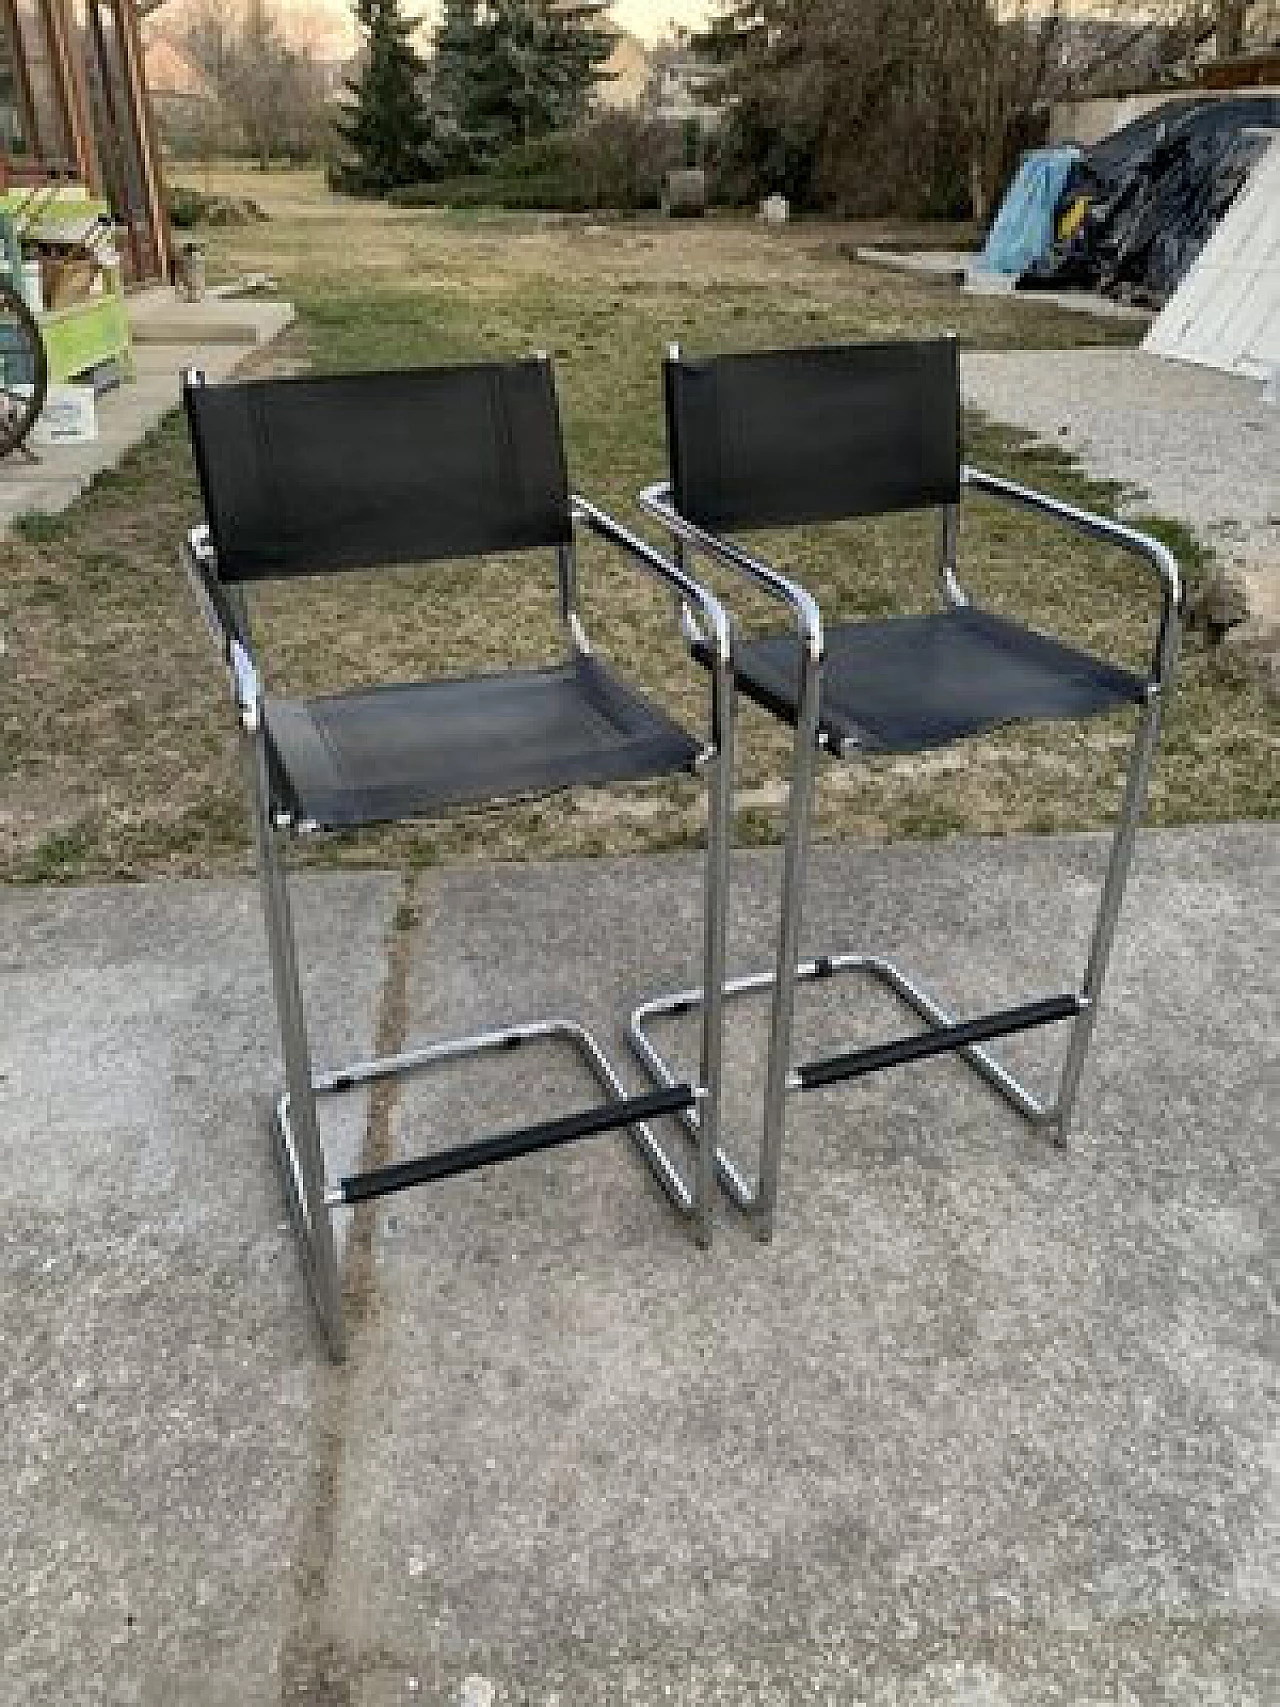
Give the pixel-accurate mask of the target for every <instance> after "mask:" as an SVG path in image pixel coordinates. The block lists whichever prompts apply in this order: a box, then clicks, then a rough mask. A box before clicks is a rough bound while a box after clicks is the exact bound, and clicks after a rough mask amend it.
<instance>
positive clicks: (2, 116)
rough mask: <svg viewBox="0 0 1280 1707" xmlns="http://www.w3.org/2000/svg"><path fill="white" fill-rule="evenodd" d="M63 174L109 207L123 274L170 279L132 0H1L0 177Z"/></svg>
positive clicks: (32, 180)
mask: <svg viewBox="0 0 1280 1707" xmlns="http://www.w3.org/2000/svg"><path fill="white" fill-rule="evenodd" d="M68 178H71V179H78V180H79V181H81V182H83V183H84V184H85V185H86V186H87V188H88V189H89V191H90V193H91V194H94V195H105V196H106V197H107V198H108V199H109V200H110V201H111V202H112V206H113V209H114V211H115V213H116V216H117V220H118V222H120V224H121V227H122V233H123V236H124V241H123V242H122V245H121V247H122V252H123V253H124V254H125V256H126V261H127V266H128V271H127V275H126V276H129V277H131V279H132V280H133V281H134V282H140V281H143V280H146V279H149V278H156V277H165V276H167V273H168V269H169V261H170V238H169V227H168V219H167V215H166V212H165V206H164V184H163V178H162V173H161V165H160V151H159V142H158V135H157V131H156V126H155V120H154V115H153V114H152V112H151V106H150V100H149V97H148V95H147V90H146V82H145V76H144V72H143V64H142V49H141V43H140V40H139V35H138V20H137V13H136V10H135V8H134V0H0V180H3V181H4V182H18V183H29V184H38V183H41V182H51V181H58V180H66V179H68Z"/></svg>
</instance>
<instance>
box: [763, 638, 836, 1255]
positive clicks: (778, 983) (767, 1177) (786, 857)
mask: <svg viewBox="0 0 1280 1707" xmlns="http://www.w3.org/2000/svg"><path fill="white" fill-rule="evenodd" d="M801 672H802V674H801V687H800V706H799V715H798V716H797V718H796V740H795V756H794V759H793V762H792V769H791V790H790V800H789V809H788V816H787V837H786V847H785V850H784V853H783V860H782V916H781V920H780V922H779V928H778V965H777V973H776V975H775V978H774V985H773V1009H772V1012H771V1015H770V1021H769V1065H768V1073H767V1077H766V1081H765V1093H764V1134H763V1138H762V1140H761V1145H760V1177H759V1182H758V1185H757V1189H756V1203H755V1209H754V1211H753V1219H754V1221H755V1230H756V1236H757V1237H758V1238H760V1239H763V1240H768V1239H771V1238H772V1237H773V1216H774V1210H775V1208H776V1205H777V1201H778V1175H779V1172H780V1169H781V1163H782V1140H783V1134H784V1130H785V1125H786V1104H787V1073H788V1071H789V1070H790V1066H791V1028H792V1020H793V1018H794V1014H795V997H796V966H797V962H798V961H799V958H800V923H801V918H802V915H803V912H804V884H805V871H806V867H807V864H808V855H809V820H810V817H811V815H812V809H813V787H814V773H815V770H816V767H817V758H818V711H819V707H820V704H821V698H822V660H821V658H820V657H814V656H813V655H812V654H810V653H808V652H802V663H801Z"/></svg>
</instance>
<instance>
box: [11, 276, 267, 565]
mask: <svg viewBox="0 0 1280 1707" xmlns="http://www.w3.org/2000/svg"><path fill="white" fill-rule="evenodd" d="M129 316H130V321H131V323H132V325H133V329H134V340H135V341H134V346H133V353H134V366H135V369H136V374H135V378H134V379H133V381H132V382H130V383H127V384H123V385H120V386H117V387H116V389H115V390H113V391H108V392H104V393H103V395H102V396H101V397H99V398H98V401H97V425H98V436H97V438H96V439H95V440H94V441H93V443H92V444H86V445H51V446H37V447H35V454H36V456H37V458H38V461H36V462H28V461H27V460H26V459H25V458H24V457H22V456H21V455H16V456H9V457H5V458H4V460H3V461H0V535H2V534H3V533H5V532H6V530H7V529H8V528H10V527H11V526H12V525H13V522H14V520H15V519H16V518H17V517H18V516H21V515H26V514H28V513H30V512H32V511H35V512H38V513H39V514H42V515H56V514H57V513H59V512H60V511H62V510H65V509H68V508H69V507H70V506H71V505H72V504H73V503H74V502H75V500H76V499H77V498H78V497H79V496H80V495H81V493H83V492H85V491H87V490H88V488H89V487H90V486H91V485H92V484H93V481H94V480H95V479H96V477H97V476H98V475H99V474H101V473H102V472H103V470H104V469H108V468H114V467H115V466H116V464H117V463H118V462H119V461H120V459H121V457H122V456H124V454H125V452H126V451H128V450H131V449H132V448H133V446H134V445H136V444H138V443H139V442H140V440H142V439H143V438H145V437H146V435H147V434H148V433H149V432H151V431H152V429H153V428H155V427H157V426H159V424H160V422H161V421H162V420H163V419H164V417H165V416H166V415H167V414H168V413H169V412H170V410H172V409H176V408H177V406H178V384H179V381H178V376H179V374H180V373H181V372H182V370H183V369H184V368H187V367H198V368H201V369H203V371H204V372H205V373H206V374H207V375H208V377H209V378H210V379H211V380H219V379H226V378H227V377H228V376H229V375H230V374H232V373H234V371H235V370H236V368H237V367H238V366H239V365H240V363H241V362H243V361H244V360H245V359H246V357H248V356H251V355H252V354H253V353H254V352H255V351H256V350H257V349H259V348H260V347H261V345H263V344H264V343H268V342H270V340H271V339H273V338H275V337H277V336H279V334H280V333H281V332H283V331H284V330H285V329H286V328H287V327H288V326H289V325H290V324H292V321H293V318H294V311H293V308H292V306H291V304H289V303H287V302H272V301H266V302H263V301H257V300H250V301H247V302H238V301H232V302H227V301H222V300H219V299H216V298H210V299H208V300H206V301H205V302H201V303H193V304H186V303H180V302H178V301H177V300H176V299H175V297H174V293H173V291H172V290H170V289H169V288H168V287H165V288H156V289H154V290H149V291H144V292H142V293H141V294H140V295H139V296H137V297H130V298H129Z"/></svg>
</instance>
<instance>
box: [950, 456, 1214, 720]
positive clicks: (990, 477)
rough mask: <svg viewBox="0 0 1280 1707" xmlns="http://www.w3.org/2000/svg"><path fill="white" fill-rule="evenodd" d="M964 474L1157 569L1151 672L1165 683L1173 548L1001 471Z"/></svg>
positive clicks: (1171, 629)
mask: <svg viewBox="0 0 1280 1707" xmlns="http://www.w3.org/2000/svg"><path fill="white" fill-rule="evenodd" d="M961 479H962V481H963V483H964V485H965V486H966V487H969V488H970V489H971V490H973V491H975V492H982V493H984V494H986V496H988V497H991V498H1000V499H1002V500H1003V501H1004V502H1006V503H1011V504H1018V505H1021V507H1022V508H1023V509H1028V510H1034V511H1035V512H1036V513H1037V514H1038V515H1042V516H1045V517H1046V518H1047V519H1048V520H1050V521H1056V522H1061V523H1062V524H1063V526H1064V527H1070V528H1074V529H1075V530H1076V532H1077V533H1083V534H1087V535H1088V537H1089V538H1090V539H1097V540H1100V541H1102V543H1103V544H1105V545H1114V546H1117V547H1118V548H1119V549H1120V550H1121V551H1127V552H1128V553H1129V555H1130V556H1132V557H1137V558H1138V559H1140V560H1141V561H1142V562H1143V563H1145V564H1146V565H1147V567H1148V568H1149V569H1151V570H1152V571H1153V572H1154V573H1155V575H1156V576H1157V578H1158V580H1159V582H1160V628H1159V632H1158V635H1157V638H1156V645H1155V653H1154V657H1153V659H1152V666H1151V676H1152V683H1153V685H1155V686H1156V687H1161V686H1163V685H1164V683H1165V682H1166V681H1167V680H1168V678H1169V676H1170V675H1171V674H1172V671H1173V666H1174V661H1175V658H1176V654H1177V643H1178V626H1179V619H1180V617H1181V615H1182V605H1183V596H1184V589H1183V584H1182V574H1181V571H1180V569H1179V567H1178V560H1177V558H1176V557H1175V556H1174V554H1173V552H1172V551H1170V549H1169V547H1168V546H1167V545H1165V544H1164V542H1163V541H1162V540H1158V539H1155V538H1154V537H1153V536H1152V535H1151V534H1149V533H1142V532H1141V531H1140V530H1139V529H1138V528H1133V527H1129V526H1128V525H1127V524H1126V523H1124V522H1118V521H1115V520H1114V519H1113V518H1112V517H1111V516H1100V515H1098V514H1097V512H1096V511H1094V510H1084V509H1081V508H1080V507H1079V506H1078V505H1076V504H1068V503H1065V502H1064V501H1063V500H1062V499H1061V498H1054V497H1051V496H1050V495H1049V493H1047V492H1038V491H1036V489H1035V488H1034V487H1031V486H1022V485H1020V484H1019V483H1018V482H1017V481H1016V480H1006V479H1005V478H1004V476H1003V475H1000V474H989V473H987V471H986V470H985V469H981V468H972V467H970V466H969V465H968V464H966V465H965V467H964V468H963V469H962V470H961Z"/></svg>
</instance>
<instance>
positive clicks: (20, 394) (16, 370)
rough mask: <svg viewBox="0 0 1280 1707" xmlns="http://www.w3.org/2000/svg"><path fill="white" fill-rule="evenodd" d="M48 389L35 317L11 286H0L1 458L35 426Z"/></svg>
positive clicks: (41, 342) (43, 356)
mask: <svg viewBox="0 0 1280 1707" xmlns="http://www.w3.org/2000/svg"><path fill="white" fill-rule="evenodd" d="M48 389H49V362H48V358H47V356H46V355H45V349H44V340H43V339H42V338H41V336H40V327H39V325H38V324H37V322H36V317H35V315H34V314H32V312H31V310H30V309H29V308H28V307H27V305H26V303H25V302H24V301H23V299H22V298H21V297H20V296H19V295H18V293H17V291H16V290H14V288H13V287H12V285H7V284H0V456H8V454H9V452H10V451H12V450H17V448H18V446H19V445H20V444H21V443H22V441H23V440H24V439H25V438H26V436H27V434H28V433H29V432H30V431H31V429H32V427H34V426H35V423H36V417H37V415H39V413H40V411H41V410H42V409H43V408H44V399H45V393H46V392H47V391H48Z"/></svg>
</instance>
